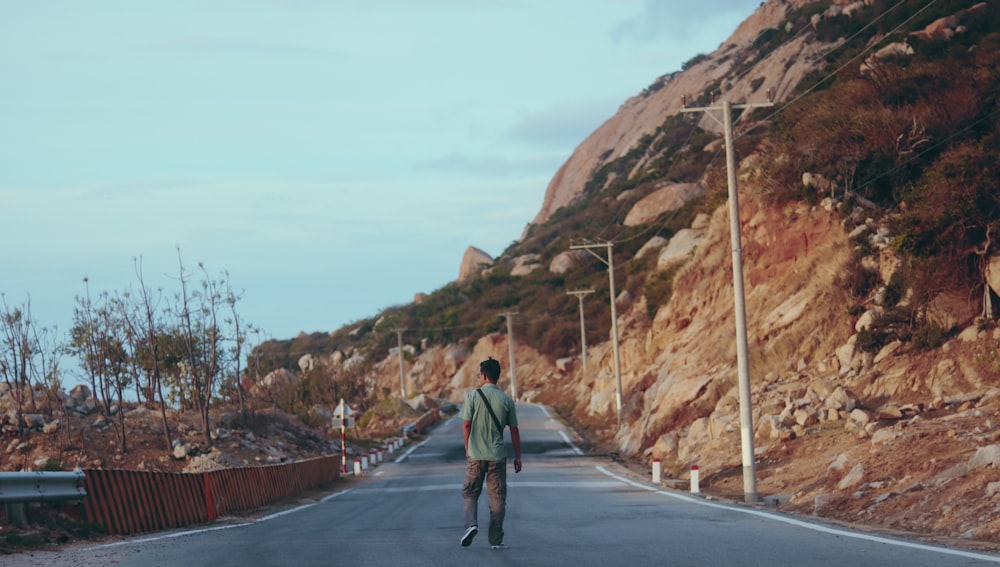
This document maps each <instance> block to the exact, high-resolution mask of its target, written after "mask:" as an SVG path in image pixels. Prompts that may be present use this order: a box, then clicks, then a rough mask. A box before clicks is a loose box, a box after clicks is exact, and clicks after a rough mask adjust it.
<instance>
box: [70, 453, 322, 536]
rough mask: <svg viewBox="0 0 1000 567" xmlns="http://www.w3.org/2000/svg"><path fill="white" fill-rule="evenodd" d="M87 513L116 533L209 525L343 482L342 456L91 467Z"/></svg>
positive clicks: (88, 517)
mask: <svg viewBox="0 0 1000 567" xmlns="http://www.w3.org/2000/svg"><path fill="white" fill-rule="evenodd" d="M84 473H85V474H86V480H85V481H84V487H85V488H86V490H87V498H86V499H85V500H84V502H83V506H84V514H85V517H86V519H87V521H89V522H94V523H97V524H100V525H102V526H104V527H106V528H107V529H108V533H111V534H132V533H140V532H149V531H156V530H163V529H170V528H179V527H182V526H190V525H195V524H204V523H207V522H210V521H212V520H214V519H216V518H218V517H219V516H222V515H226V514H232V513H236V512H244V511H248V510H255V509H257V508H261V507H263V506H266V505H268V504H273V503H275V502H278V501H280V500H282V499H284V498H288V497H290V496H294V495H296V494H301V493H303V492H305V491H307V490H311V489H313V488H316V487H319V486H322V485H324V484H328V483H330V482H333V481H334V480H337V479H338V478H340V456H339V455H338V456H330V457H319V458H316V459H309V460H306V461H297V462H294V463H287V464H281V465H270V466H265V467H243V468H236V469H226V470H220V471H212V472H206V473H164V472H149V471H124V470H107V469H87V470H85V471H84Z"/></svg>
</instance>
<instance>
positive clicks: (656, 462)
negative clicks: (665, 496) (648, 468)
mask: <svg viewBox="0 0 1000 567" xmlns="http://www.w3.org/2000/svg"><path fill="white" fill-rule="evenodd" d="M660 467H661V465H660V459H653V484H660V483H661V482H662V480H663V479H662V477H661V473H662V471H661V468H660Z"/></svg>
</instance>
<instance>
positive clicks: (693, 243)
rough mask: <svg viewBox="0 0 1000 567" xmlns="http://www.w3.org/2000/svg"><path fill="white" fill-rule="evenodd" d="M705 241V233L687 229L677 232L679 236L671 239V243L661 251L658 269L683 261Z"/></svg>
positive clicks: (657, 263) (657, 264)
mask: <svg viewBox="0 0 1000 567" xmlns="http://www.w3.org/2000/svg"><path fill="white" fill-rule="evenodd" d="M703 240H705V231H704V230H699V229H694V228H685V229H683V230H679V231H677V234H675V235H674V237H673V238H671V239H670V243H669V244H667V246H666V247H665V248H663V249H662V250H660V255H659V257H658V258H657V260H656V267H657V268H658V269H664V268H666V267H668V266H670V265H671V264H674V263H676V262H679V261H682V260H684V259H685V258H687V257H688V255H689V254H691V252H692V251H693V250H694V249H695V248H697V247H698V245H699V244H701V243H702V241H703Z"/></svg>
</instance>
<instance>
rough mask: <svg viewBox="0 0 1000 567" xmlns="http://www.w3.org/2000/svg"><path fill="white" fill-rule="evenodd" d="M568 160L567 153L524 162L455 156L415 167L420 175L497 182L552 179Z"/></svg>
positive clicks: (443, 157) (547, 155)
mask: <svg viewBox="0 0 1000 567" xmlns="http://www.w3.org/2000/svg"><path fill="white" fill-rule="evenodd" d="M565 160H566V154H565V153H558V154H556V153H546V154H537V155H533V156H529V157H526V158H521V159H513V160H504V159H484V158H476V157H471V156H468V155H465V154H460V153H457V152H454V153H450V154H448V155H445V156H441V157H439V158H436V159H431V160H425V161H419V162H416V163H414V164H413V167H414V169H416V170H417V171H438V172H444V173H455V174H464V175H474V176H482V177H488V178H494V179H498V178H524V177H536V176H539V175H552V174H553V173H554V172H555V171H556V170H557V169H558V168H559V166H560V165H562V162H564V161H565Z"/></svg>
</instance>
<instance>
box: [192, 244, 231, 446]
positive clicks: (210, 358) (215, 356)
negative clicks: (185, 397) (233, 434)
mask: <svg viewBox="0 0 1000 567" xmlns="http://www.w3.org/2000/svg"><path fill="white" fill-rule="evenodd" d="M177 258H178V264H179V279H180V284H181V291H180V293H179V294H178V295H177V305H176V306H175V316H176V319H177V332H178V335H179V336H180V337H181V339H182V343H183V350H184V367H185V373H184V379H183V380H181V382H185V383H186V386H185V387H186V388H187V389H188V391H189V394H190V397H191V398H193V401H194V405H195V407H196V408H197V410H198V414H199V416H200V418H201V424H202V433H203V434H204V438H205V443H206V444H207V445H209V446H210V445H211V444H212V437H211V431H210V427H211V422H210V408H211V404H212V399H213V397H214V396H215V394H216V392H217V388H219V386H220V385H221V384H222V383H223V382H224V380H225V376H226V373H227V371H229V370H232V369H234V368H235V369H236V373H237V377H236V380H237V381H238V373H239V364H238V362H237V363H235V364H234V363H233V357H234V356H235V358H237V359H238V358H239V357H240V356H241V352H242V342H243V341H244V340H245V337H244V335H243V333H242V332H241V331H240V330H238V329H239V321H240V319H239V317H238V315H235V313H236V311H235V304H236V302H237V300H238V299H239V296H237V295H236V294H234V293H233V292H232V288H231V287H230V285H229V278H228V274H226V273H223V278H222V279H220V280H215V279H212V278H211V277H210V276H209V274H208V271H207V270H206V269H205V266H204V264H202V263H199V264H198V268H199V269H200V271H201V274H202V280H201V282H200V286H199V288H198V289H196V290H191V289H190V287H189V283H190V280H191V274H190V273H188V272H187V271H186V270H185V268H184V262H183V260H182V259H181V256H180V250H178V252H177ZM226 305H229V308H230V312H231V313H233V314H234V315H233V316H232V318H228V317H226V316H225V313H224V311H223V309H224V308H225V306H226ZM225 325H232V326H234V327H236V328H237V330H236V331H235V332H233V333H232V334H227V331H228V330H229V329H228V328H227V327H226V326H225ZM230 343H234V344H235V346H234V347H232V348H230V347H229V345H230Z"/></svg>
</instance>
